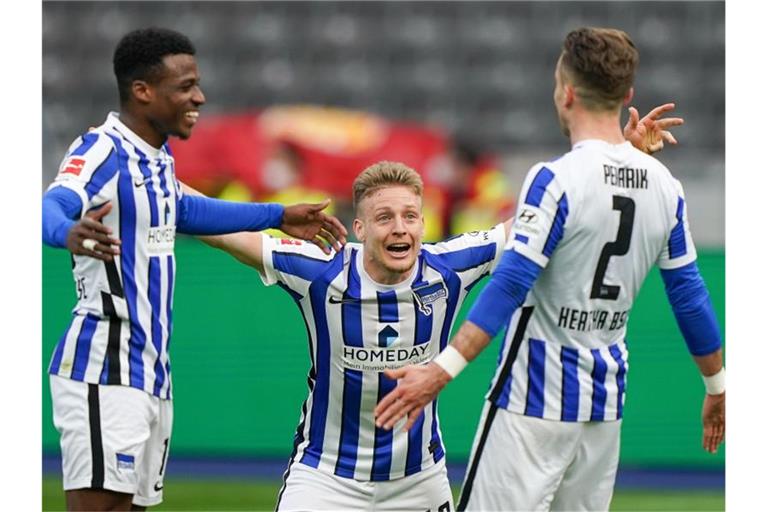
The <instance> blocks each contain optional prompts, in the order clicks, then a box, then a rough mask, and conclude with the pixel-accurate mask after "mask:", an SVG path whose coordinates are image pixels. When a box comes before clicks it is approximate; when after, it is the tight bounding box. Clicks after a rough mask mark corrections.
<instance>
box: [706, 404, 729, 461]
mask: <svg viewBox="0 0 768 512" xmlns="http://www.w3.org/2000/svg"><path fill="white" fill-rule="evenodd" d="M701 422H702V423H703V425H704V436H703V439H702V445H703V447H704V449H705V450H706V451H708V452H709V453H717V447H718V446H720V443H722V442H723V440H724V438H725V392H723V393H722V394H721V395H709V394H707V395H705V396H704V405H703V406H702V409H701Z"/></svg>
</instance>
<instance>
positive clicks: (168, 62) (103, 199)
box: [43, 29, 346, 510]
mask: <svg viewBox="0 0 768 512" xmlns="http://www.w3.org/2000/svg"><path fill="white" fill-rule="evenodd" d="M194 54H195V48H194V47H193V46H192V44H191V42H190V41H189V40H188V39H187V38H186V37H185V36H183V35H182V34H179V33H177V32H174V31H170V30H165V29H145V30H137V31H134V32H131V33H129V34H127V35H125V36H124V37H123V38H122V39H121V41H120V43H119V44H118V46H117V48H116V50H115V53H114V61H113V63H114V71H115V76H116V77H117V84H118V91H119V95H120V112H119V113H118V112H112V113H110V114H109V115H108V116H107V119H106V121H105V122H104V124H102V125H101V126H99V127H97V128H95V129H93V130H91V131H89V132H87V133H85V134H84V135H82V136H80V137H78V138H77V139H76V140H75V141H74V142H73V144H72V145H71V146H70V148H69V151H68V152H67V154H66V156H65V158H64V160H63V162H62V164H61V167H60V169H59V173H58V175H57V176H56V179H55V181H54V182H53V183H52V184H51V186H50V187H49V189H48V191H47V192H46V194H45V195H44V197H43V241H44V242H45V243H46V244H48V245H50V246H53V247H62V248H64V247H65V248H67V249H68V250H69V251H70V252H71V253H72V254H73V268H72V272H73V275H74V280H75V283H76V287H77V293H78V301H77V304H76V306H75V308H74V310H73V315H72V320H71V322H70V324H69V326H68V327H67V330H66V331H65V333H64V334H63V336H62V337H61V339H60V340H59V342H58V344H57V345H56V348H55V350H54V353H53V356H52V358H51V363H50V367H49V373H50V384H51V396H52V401H53V418H54V424H55V426H56V428H57V430H58V431H59V432H60V434H61V450H62V465H63V483H64V490H65V491H66V502H67V508H68V509H69V510H128V509H130V508H131V507H133V508H134V509H136V508H139V509H141V508H143V507H146V506H150V505H156V504H158V503H160V502H161V501H162V494H163V491H162V489H163V477H164V473H165V467H166V459H167V456H168V449H169V444H170V437H171V424H172V421H173V409H172V400H171V399H172V386H171V363H170V359H169V355H168V352H169V346H170V338H171V330H172V325H173V316H172V302H173V290H174V283H175V275H176V261H175V258H174V242H175V235H176V232H177V231H178V232H180V233H189V234H196V235H205V234H220V233H231V232H235V231H244V230H245V231H249V230H252V231H255V230H261V229H265V228H280V229H282V230H283V231H285V232H287V233H289V234H291V235H293V236H296V237H299V238H304V239H309V240H312V241H314V242H316V243H317V244H318V245H321V246H322V247H325V245H324V244H323V243H322V242H321V241H320V240H319V239H316V238H315V237H316V235H322V236H323V238H324V239H325V240H328V241H330V242H332V243H333V242H336V241H337V240H338V241H339V242H341V243H343V242H344V236H343V235H344V234H345V233H346V230H345V229H344V227H343V226H341V224H340V223H339V222H338V220H337V219H334V218H332V217H328V216H326V215H325V214H323V213H322V212H321V210H322V209H323V208H324V207H325V206H327V204H328V203H327V202H326V203H324V204H318V205H308V204H302V205H294V206H288V207H283V206H282V205H278V204H246V203H230V202H226V201H219V200H216V199H209V198H202V197H190V196H187V195H185V194H183V192H182V188H181V185H180V183H179V182H178V181H177V180H176V176H175V173H174V160H173V156H172V155H171V153H170V150H169V147H168V144H167V139H168V137H169V136H176V137H179V138H182V139H186V138H188V137H189V136H190V135H191V133H192V129H193V127H194V125H195V122H196V121H197V118H198V116H199V111H200V107H201V106H202V105H203V103H205V97H204V95H203V93H202V90H201V89H200V85H199V82H200V77H199V74H198V70H197V64H196V61H195V57H194ZM336 246H337V248H339V247H340V245H339V244H338V243H337V244H336ZM318 250H319V249H318ZM325 250H328V249H327V248H325Z"/></svg>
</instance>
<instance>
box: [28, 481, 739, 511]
mask: <svg viewBox="0 0 768 512" xmlns="http://www.w3.org/2000/svg"><path fill="white" fill-rule="evenodd" d="M279 488H280V484H279V483H275V482H263V481H243V480H215V479H205V480H203V479H200V480H197V479H194V480H193V479H184V480H182V479H173V478H168V479H166V481H165V493H164V501H163V503H162V504H161V505H159V506H157V507H153V508H152V509H151V510H158V511H160V510H190V511H191V510H274V506H275V497H276V496H277V491H278V490H279ZM456 493H458V488H454V494H456ZM43 510H64V492H63V491H62V490H61V478H60V477H57V476H46V477H43ZM611 510H626V511H629V510H632V511H641V510H669V511H672V510H674V511H679V510H696V511H709V510H725V495H724V494H723V493H722V492H719V493H718V492H706V491H659V490H648V491H636V490H633V491H623V490H617V491H616V493H615V494H614V496H613V502H612V504H611Z"/></svg>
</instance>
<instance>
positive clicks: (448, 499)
mask: <svg viewBox="0 0 768 512" xmlns="http://www.w3.org/2000/svg"><path fill="white" fill-rule="evenodd" d="M276 510H280V511H306V510H355V511H364V510H376V511H386V510H391V511H396V510H397V511H400V510H418V511H419V512H424V511H431V512H450V511H451V510H453V496H452V495H451V486H450V485H449V484H448V471H447V470H446V469H445V459H442V460H440V461H439V462H437V463H436V464H435V465H434V466H431V467H429V468H427V469H425V470H424V471H419V472H418V473H414V474H413V475H409V476H405V477H402V478H397V479H395V480H387V481H382V482H364V481H359V480H354V479H352V478H343V477H340V476H336V475H331V474H328V473H325V472H323V471H320V470H318V469H315V468H313V467H310V466H307V465H305V464H302V463H300V462H294V463H293V464H291V465H290V466H289V467H288V473H287V478H286V480H285V484H283V488H282V489H281V490H280V494H279V495H278V497H277V507H276Z"/></svg>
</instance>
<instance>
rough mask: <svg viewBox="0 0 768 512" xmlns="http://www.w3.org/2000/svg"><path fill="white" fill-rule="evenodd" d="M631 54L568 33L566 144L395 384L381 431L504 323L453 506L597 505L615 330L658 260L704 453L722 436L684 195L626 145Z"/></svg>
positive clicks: (617, 380) (617, 338)
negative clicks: (483, 271) (435, 349)
mask: <svg viewBox="0 0 768 512" xmlns="http://www.w3.org/2000/svg"><path fill="white" fill-rule="evenodd" d="M637 59H638V53H637V50H636V49H635V46H634V44H633V43H632V41H631V40H630V38H629V37H628V36H627V34H625V33H624V32H622V31H619V30H613V29H601V28H582V29H578V30H575V31H573V32H571V33H570V34H568V36H567V37H566V38H565V42H564V45H563V49H562V53H561V55H560V58H559V60H558V62H557V66H556V71H555V91H554V103H555V106H556V109H557V113H558V116H559V119H560V124H561V126H562V129H563V132H564V134H565V135H566V136H567V137H569V138H570V141H571V144H572V150H571V151H570V152H568V153H566V154H565V155H563V156H562V157H560V158H557V159H554V160H552V161H550V162H545V163H539V164H536V165H534V166H533V167H532V168H531V170H530V171H529V173H528V175H527V178H526V180H525V183H524V186H523V188H522V190H521V193H520V198H519V203H518V204H519V207H518V212H517V216H516V220H515V223H514V225H513V227H512V231H511V233H510V236H509V238H508V241H507V245H506V248H505V252H504V256H503V258H502V260H501V262H500V263H499V265H498V267H497V269H496V271H495V273H494V274H493V276H492V277H491V280H490V282H489V284H488V286H487V287H486V288H485V289H484V290H483V291H482V293H481V294H480V296H479V297H478V299H477V301H476V302H475V304H474V305H473V307H472V309H471V311H470V313H469V315H468V317H467V321H466V322H464V324H463V325H462V326H461V328H460V329H459V330H458V332H457V333H456V335H455V337H454V338H453V340H452V342H451V344H450V345H449V346H448V347H447V348H446V349H445V350H443V351H442V352H441V353H440V355H438V356H437V358H436V359H435V360H434V361H433V362H431V363H429V364H427V365H421V366H409V367H406V368H402V369H399V370H396V371H389V372H387V373H386V375H387V376H388V377H390V378H396V379H399V383H398V386H397V388H396V389H395V391H393V392H392V393H390V394H389V395H388V396H387V397H385V398H384V399H383V400H382V401H381V402H380V403H379V405H378V406H377V409H376V415H377V420H376V423H377V426H379V427H384V428H385V429H390V428H393V427H395V426H396V422H398V421H399V420H400V419H401V418H402V417H403V416H405V415H407V416H408V420H407V423H406V425H405V428H406V429H409V428H413V425H415V424H416V423H415V422H416V420H417V418H418V417H419V416H420V414H421V411H422V409H423V408H424V406H425V405H427V404H429V403H430V402H431V401H432V400H433V399H434V398H435V397H436V396H437V394H438V393H439V391H440V390H441V389H442V388H443V387H444V386H445V385H446V384H447V383H448V382H449V381H450V380H451V379H452V378H454V377H455V376H456V375H457V374H458V373H459V372H460V371H461V369H462V368H463V367H464V365H466V364H467V362H468V361H471V360H473V359H474V358H475V357H476V356H477V355H478V353H479V352H480V351H481V350H483V349H484V348H485V347H486V346H487V345H488V343H489V342H490V340H491V339H492V338H493V336H495V335H496V334H497V333H498V332H499V331H500V330H501V329H502V328H503V327H505V326H506V327H507V330H506V334H505V336H504V341H503V344H502V347H501V354H500V358H499V364H498V367H497V369H496V372H495V375H494V377H493V380H492V383H491V387H490V391H489V392H488V394H487V395H486V398H487V402H486V404H485V407H484V410H483V413H482V417H481V419H480V424H479V426H478V430H477V434H476V437H475V441H474V445H473V448H472V455H471V457H470V462H469V465H468V470H467V474H466V477H465V480H464V485H463V489H462V493H461V498H460V500H459V504H458V509H459V510H464V509H467V510H502V509H503V510H547V509H553V510H607V509H608V506H609V504H610V501H611V496H612V493H613V485H614V480H615V475H616V468H617V465H618V459H619V430H620V427H621V418H622V415H623V406H624V394H625V387H626V378H627V369H628V363H627V359H628V350H627V345H626V343H625V336H626V330H627V329H626V324H627V320H628V317H629V312H630V310H631V308H632V303H633V301H634V299H635V297H636V296H637V293H638V291H639V289H640V285H641V283H642V282H643V280H644V279H645V277H646V275H647V274H648V272H649V271H650V269H651V267H652V266H653V265H654V264H657V265H658V266H659V268H660V269H661V274H662V277H663V280H664V283H665V286H666V292H667V296H668V298H669V301H670V303H671V305H672V308H673V311H674V313H675V316H676V319H677V322H678V325H679V327H680V330H681V332H682V334H683V338H684V339H685V341H686V343H687V346H688V349H689V351H690V353H691V354H692V355H693V359H694V360H695V362H696V364H697V365H698V367H699V369H700V371H701V374H702V375H703V378H704V382H705V387H706V393H705V397H704V405H703V412H702V419H703V428H704V435H703V445H704V449H705V450H707V451H709V452H713V453H714V452H715V451H716V450H717V447H718V445H719V444H720V443H721V442H722V440H723V434H724V430H725V386H724V370H723V363H722V353H721V337H720V332H719V327H718V325H717V321H716V319H715V315H714V312H713V309H712V305H711V301H710V299H709V294H708V292H707V289H706V286H705V284H704V282H703V280H702V278H701V276H700V275H699V271H698V269H697V267H696V250H695V248H694V244H693V240H692V239H691V235H690V231H689V227H688V218H687V213H686V206H685V199H684V195H683V189H682V187H681V185H680V183H679V182H678V181H677V180H676V179H674V178H673V177H672V175H671V174H670V173H669V171H668V170H667V169H666V167H664V165H662V164H661V163H660V162H659V161H657V160H656V159H654V158H653V157H651V156H649V155H646V154H644V153H642V152H640V151H638V150H636V149H635V148H633V147H632V146H631V145H630V144H629V143H628V142H625V138H624V137H623V136H622V131H621V128H620V124H619V116H620V109H621V106H622V103H627V102H629V100H630V99H631V97H632V94H633V89H632V83H633V78H634V73H635V67H636V64H637Z"/></svg>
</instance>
